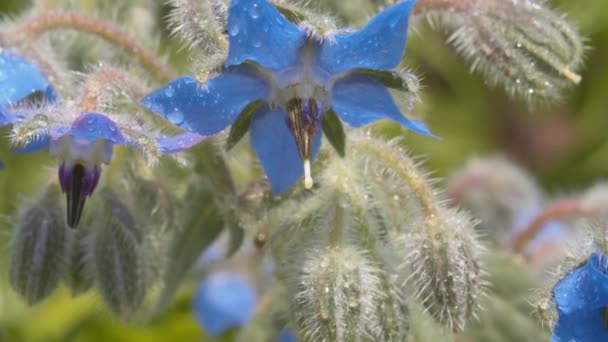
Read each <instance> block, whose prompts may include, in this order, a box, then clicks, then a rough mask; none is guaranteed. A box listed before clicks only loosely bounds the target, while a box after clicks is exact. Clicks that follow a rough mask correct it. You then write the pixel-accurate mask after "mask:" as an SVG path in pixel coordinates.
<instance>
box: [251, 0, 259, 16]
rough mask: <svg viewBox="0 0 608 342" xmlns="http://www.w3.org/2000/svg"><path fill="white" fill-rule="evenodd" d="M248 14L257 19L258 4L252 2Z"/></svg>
mask: <svg viewBox="0 0 608 342" xmlns="http://www.w3.org/2000/svg"><path fill="white" fill-rule="evenodd" d="M249 14H250V15H251V18H253V19H258V18H259V17H260V5H258V4H257V3H254V4H253V5H252V6H251V9H250V10H249Z"/></svg>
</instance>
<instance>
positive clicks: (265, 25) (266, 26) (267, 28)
mask: <svg viewBox="0 0 608 342" xmlns="http://www.w3.org/2000/svg"><path fill="white" fill-rule="evenodd" d="M262 30H263V31H264V32H268V31H270V25H269V24H268V23H264V26H262Z"/></svg>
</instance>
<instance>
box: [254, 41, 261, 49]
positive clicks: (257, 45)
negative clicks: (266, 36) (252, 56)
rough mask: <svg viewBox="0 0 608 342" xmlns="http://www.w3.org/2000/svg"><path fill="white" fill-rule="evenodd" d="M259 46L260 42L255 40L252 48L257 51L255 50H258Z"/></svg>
mask: <svg viewBox="0 0 608 342" xmlns="http://www.w3.org/2000/svg"><path fill="white" fill-rule="evenodd" d="M261 46H262V41H260V40H259V39H256V40H255V41H254V42H253V47H254V48H256V49H257V48H260V47H261Z"/></svg>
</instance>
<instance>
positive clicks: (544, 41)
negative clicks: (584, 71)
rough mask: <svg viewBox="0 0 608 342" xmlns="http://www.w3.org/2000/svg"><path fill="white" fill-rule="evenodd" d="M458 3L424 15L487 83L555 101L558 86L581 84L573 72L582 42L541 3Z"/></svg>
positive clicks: (496, 0) (506, 0) (486, 0)
mask: <svg viewBox="0 0 608 342" xmlns="http://www.w3.org/2000/svg"><path fill="white" fill-rule="evenodd" d="M447 3H450V2H447ZM463 4H464V5H462V6H460V7H459V8H453V7H451V6H449V5H448V6H445V7H446V8H444V9H443V10H441V9H440V10H437V9H431V11H429V13H430V14H432V15H435V16H436V17H439V18H440V23H441V24H442V26H444V27H445V28H446V29H448V30H449V31H451V32H452V36H451V37H450V39H449V42H450V43H451V44H453V45H454V46H455V47H456V49H457V50H458V52H460V54H461V55H463V56H464V57H465V58H466V59H468V60H469V62H470V63H471V69H472V70H475V71H481V72H482V73H483V74H484V76H485V77H486V78H487V79H488V81H489V82H490V83H492V84H500V85H503V86H504V87H505V88H506V89H507V91H508V92H509V93H511V94H513V95H520V96H522V97H524V98H526V99H528V100H534V99H537V98H540V99H548V100H555V99H558V98H559V96H560V93H561V91H562V89H563V88H565V87H566V86H568V85H575V84H578V83H579V82H580V81H581V76H580V75H578V74H577V73H576V71H577V70H578V69H579V68H580V67H581V65H582V62H583V57H584V51H585V47H584V44H583V38H582V37H581V36H580V34H579V33H578V32H577V31H576V29H575V28H574V27H573V26H572V24H570V23H569V22H568V21H566V20H565V19H564V17H563V16H561V15H559V14H558V13H555V12H554V11H553V10H551V9H550V8H549V7H548V6H546V5H545V4H543V1H537V0H523V1H522V0H475V1H467V2H463ZM437 14H439V15H438V16H437Z"/></svg>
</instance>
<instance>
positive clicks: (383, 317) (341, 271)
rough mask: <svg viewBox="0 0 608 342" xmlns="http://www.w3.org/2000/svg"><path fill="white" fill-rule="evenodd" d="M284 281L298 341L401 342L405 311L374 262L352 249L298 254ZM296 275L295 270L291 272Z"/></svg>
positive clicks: (405, 322)
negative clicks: (298, 256) (296, 271)
mask: <svg viewBox="0 0 608 342" xmlns="http://www.w3.org/2000/svg"><path fill="white" fill-rule="evenodd" d="M296 254H299V255H301V256H302V257H303V259H302V260H301V265H300V267H298V269H299V272H298V273H294V274H289V275H288V278H287V279H288V282H287V289H288V293H291V294H292V296H291V297H290V301H291V305H290V310H291V315H292V318H293V321H295V324H296V325H297V328H298V331H299V337H300V339H301V341H360V340H367V339H369V340H372V341H403V340H404V339H405V338H406V336H407V308H406V307H405V305H404V303H403V302H401V301H400V298H399V296H398V295H396V286H395V285H394V284H392V283H391V281H390V279H389V277H388V275H387V274H386V273H385V272H384V271H383V270H382V268H381V265H379V264H378V263H377V262H376V261H375V260H374V258H373V256H371V255H369V254H368V253H366V252H365V251H364V250H362V249H361V248H358V247H356V246H336V247H330V246H326V247H325V248H321V249H317V250H315V249H309V250H307V251H301V254H300V253H296ZM294 270H295V269H294Z"/></svg>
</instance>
